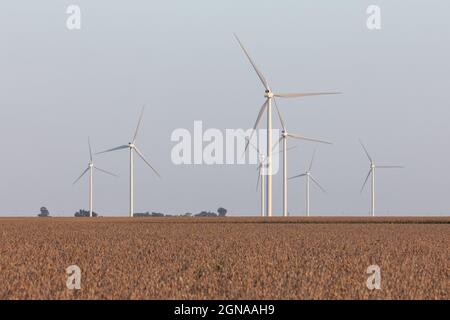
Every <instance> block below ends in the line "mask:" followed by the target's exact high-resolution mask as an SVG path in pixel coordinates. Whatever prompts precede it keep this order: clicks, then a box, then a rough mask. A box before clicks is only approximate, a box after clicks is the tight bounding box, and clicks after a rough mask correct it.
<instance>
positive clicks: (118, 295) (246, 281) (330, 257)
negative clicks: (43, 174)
mask: <svg viewBox="0 0 450 320" xmlns="http://www.w3.org/2000/svg"><path fill="white" fill-rule="evenodd" d="M449 223H450V219H449V218H373V219H368V218H273V219H270V220H268V219H261V218H232V217H230V218H197V217H195V218H193V217H180V218H134V219H127V218H94V219H89V218H3V219H0V240H1V244H0V299H449V298H450V294H449V291H450V290H449V279H450V269H449V261H450V259H449V258H450V256H449V244H450V224H449ZM71 265H76V266H78V267H79V268H80V270H81V283H80V285H81V289H80V290H69V289H68V288H67V286H66V281H67V278H68V274H66V268H67V267H68V266H71ZM370 265H377V266H379V267H380V274H381V288H380V289H379V290H369V289H368V288H367V285H366V281H367V278H368V277H369V276H370V274H368V273H367V268H368V267H369V266H370Z"/></svg>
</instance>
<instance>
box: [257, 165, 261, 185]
mask: <svg viewBox="0 0 450 320" xmlns="http://www.w3.org/2000/svg"><path fill="white" fill-rule="evenodd" d="M260 179H261V165H260V166H259V168H258V181H256V191H258V190H259V181H260Z"/></svg>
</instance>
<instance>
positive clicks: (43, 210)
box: [38, 207, 50, 217]
mask: <svg viewBox="0 0 450 320" xmlns="http://www.w3.org/2000/svg"><path fill="white" fill-rule="evenodd" d="M49 216H50V212H49V211H48V209H47V208H46V207H42V208H41V213H39V214H38V217H49Z"/></svg>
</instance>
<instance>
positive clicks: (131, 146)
mask: <svg viewBox="0 0 450 320" xmlns="http://www.w3.org/2000/svg"><path fill="white" fill-rule="evenodd" d="M135 147H136V145H135V144H134V143H131V142H128V148H130V149H134V148H135Z"/></svg>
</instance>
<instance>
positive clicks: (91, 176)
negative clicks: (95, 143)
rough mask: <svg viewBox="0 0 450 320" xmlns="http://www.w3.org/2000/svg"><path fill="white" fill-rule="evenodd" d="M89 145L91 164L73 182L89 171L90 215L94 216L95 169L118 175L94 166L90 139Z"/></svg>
mask: <svg viewBox="0 0 450 320" xmlns="http://www.w3.org/2000/svg"><path fill="white" fill-rule="evenodd" d="M88 145H89V164H88V167H87V168H86V170H84V171H83V173H82V174H81V175H80V176H79V177H78V178H77V180H75V181H74V182H73V184H76V183H77V182H78V181H79V180H80V179H81V178H82V177H83V176H84V175H85V174H86V173H87V172H88V171H89V217H92V212H93V187H94V169H95V170H98V171H100V172H103V173H106V174H109V175H110V176H114V177H117V175H115V174H114V173H111V172H108V171H106V170H103V169H100V168H98V167H96V166H94V161H93V158H92V148H91V141H90V139H88Z"/></svg>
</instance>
